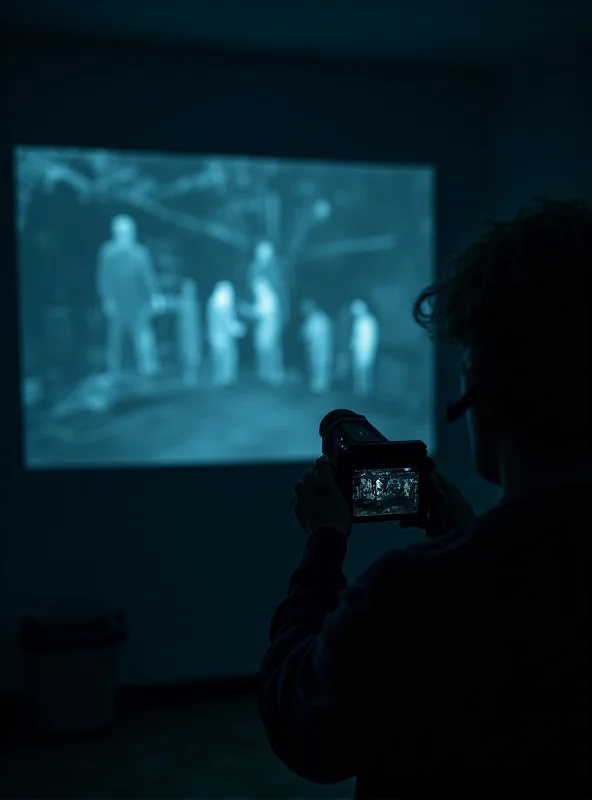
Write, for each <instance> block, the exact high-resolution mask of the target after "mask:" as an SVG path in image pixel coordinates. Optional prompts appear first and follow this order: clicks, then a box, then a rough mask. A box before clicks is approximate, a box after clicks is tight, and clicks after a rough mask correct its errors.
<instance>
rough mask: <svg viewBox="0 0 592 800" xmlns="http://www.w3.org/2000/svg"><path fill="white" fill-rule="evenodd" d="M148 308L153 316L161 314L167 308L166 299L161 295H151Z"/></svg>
mask: <svg viewBox="0 0 592 800" xmlns="http://www.w3.org/2000/svg"><path fill="white" fill-rule="evenodd" d="M150 307H151V308H152V311H153V312H154V313H155V314H161V313H162V312H163V311H165V310H166V307H167V301H166V297H165V296H164V295H163V294H154V295H152V298H151V300H150Z"/></svg>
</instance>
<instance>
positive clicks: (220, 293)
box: [206, 281, 246, 387]
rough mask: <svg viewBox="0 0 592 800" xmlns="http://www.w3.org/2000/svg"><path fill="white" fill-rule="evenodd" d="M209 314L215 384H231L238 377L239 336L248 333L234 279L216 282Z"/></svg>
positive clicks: (210, 345)
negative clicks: (237, 297) (237, 307)
mask: <svg viewBox="0 0 592 800" xmlns="http://www.w3.org/2000/svg"><path fill="white" fill-rule="evenodd" d="M206 316H207V320H206V325H207V336H208V345H209V348H210V357H211V359H212V380H213V383H214V386H219V387H224V386H230V385H231V384H233V383H236V381H237V380H238V362H239V357H238V339H239V338H241V337H242V336H244V335H245V333H246V328H245V326H244V325H243V323H242V322H241V321H240V320H239V319H238V317H237V315H236V297H235V292H234V286H233V285H232V283H231V282H230V281H219V282H218V283H217V284H216V285H215V287H214V291H213V292H212V294H211V295H210V299H209V300H208V305H207V312H206Z"/></svg>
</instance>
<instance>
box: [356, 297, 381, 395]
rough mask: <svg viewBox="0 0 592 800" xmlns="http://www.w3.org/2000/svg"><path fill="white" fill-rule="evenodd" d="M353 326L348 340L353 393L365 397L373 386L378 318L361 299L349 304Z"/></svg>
mask: <svg viewBox="0 0 592 800" xmlns="http://www.w3.org/2000/svg"><path fill="white" fill-rule="evenodd" d="M350 311H351V314H352V316H353V326H352V332H351V341H350V354H351V368H352V379H353V390H354V394H356V395H358V396H359V397H367V396H368V395H369V394H370V393H371V392H372V390H373V388H374V362H375V360H376V351H377V350H378V338H379V329H378V320H377V319H376V317H375V316H374V315H373V314H372V313H371V312H370V310H369V308H368V306H367V304H366V303H365V302H364V301H363V300H354V301H353V302H352V303H351V305H350Z"/></svg>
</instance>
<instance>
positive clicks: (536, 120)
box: [0, 0, 592, 800]
mask: <svg viewBox="0 0 592 800" xmlns="http://www.w3.org/2000/svg"><path fill="white" fill-rule="evenodd" d="M268 5H269V7H268ZM0 23H2V31H1V33H0V82H1V86H2V111H3V113H2V125H1V126H0V174H1V176H2V180H1V181H0V186H1V189H0V226H1V233H2V237H1V238H2V241H3V243H4V244H3V262H4V268H3V269H2V270H1V271H0V275H1V277H2V294H3V296H4V298H5V301H4V313H3V314H2V315H1V316H0V343H1V346H2V364H3V369H4V379H3V382H2V386H3V388H4V391H3V392H2V399H1V402H2V414H1V419H2V459H1V463H2V484H3V491H2V496H3V504H2V505H3V513H2V536H1V539H0V554H1V555H0V596H1V602H0V643H1V647H0V652H1V653H2V657H1V659H0V719H1V720H2V722H1V723H0V734H1V737H2V743H1V745H0V795H1V796H2V797H5V798H33V797H36V798H82V797H85V798H123V797H130V798H140V797H151V798H156V797H170V798H189V797H192V798H203V799H204V800H205V798H239V797H240V798H278V799H279V798H319V799H320V798H324V797H327V798H329V797H333V798H349V797H353V792H354V788H353V782H349V781H348V782H346V783H345V784H336V785H333V786H321V785H316V784H313V783H309V782H307V781H304V780H302V779H300V778H298V777H296V776H295V775H293V774H292V773H291V772H290V771H289V770H288V769H287V768H286V767H284V765H283V764H282V763H281V762H280V761H279V760H278V759H277V758H276V757H275V756H274V755H273V753H272V752H271V750H270V749H269V746H268V743H267V740H266V736H265V731H264V728H263V726H262V724H261V722H260V720H259V717H258V713H257V704H256V696H255V676H256V674H257V670H258V668H259V663H260V661H261V658H262V655H263V653H264V651H265V649H266V646H267V642H268V631H269V622H270V619H271V615H272V613H273V610H274V609H275V607H276V606H277V604H278V603H279V601H280V600H281V599H282V598H283V597H284V595H285V591H286V586H287V581H288V579H289V576H290V574H291V572H292V570H293V569H294V567H295V565H296V563H297V561H298V558H299V556H300V553H301V550H302V546H303V539H302V533H301V532H300V531H299V529H298V526H297V523H296V522H295V521H294V520H293V517H292V510H291V507H290V498H291V494H292V486H293V484H294V482H295V481H296V480H297V479H298V477H299V476H300V474H301V472H302V471H303V469H305V468H306V467H307V466H308V465H307V464H305V463H301V462H298V463H283V464H279V465H277V464H274V465H272V466H270V465H267V466H266V465H258V464H256V465H254V466H249V467H245V466H237V465H234V466H232V465H229V466H223V467H216V469H209V468H208V467H204V466H199V467H196V468H195V469H191V468H189V469H186V468H153V469H132V468H129V469H121V470H117V469H112V470H110V469H101V470H88V469H87V470H65V471H51V470H49V471H38V472H35V471H27V470H26V469H25V468H24V467H23V464H22V449H23V444H22V439H23V434H22V419H21V408H20V399H19V391H20V390H19V385H20V378H19V369H20V367H19V315H18V302H17V296H18V291H17V267H16V263H17V247H16V242H15V236H14V234H13V229H14V217H15V208H16V204H15V200H14V180H13V166H12V158H13V148H14V147H16V146H22V145H25V146H26V145H42V146H51V147H60V146H63V147H79V148H107V149H109V148H113V149H114V150H117V149H119V150H142V151H155V152H166V153H177V154H183V153H185V154H191V153H206V154H207V153H229V154H241V155H247V156H253V157H269V158H288V159H321V160H322V159H326V160H328V161H350V160H351V161H356V162H378V163H387V164H388V163H391V162H395V163H397V164H430V165H432V166H433V168H434V171H435V187H436V188H435V229H436V237H435V242H436V247H435V263H436V269H438V265H439V264H440V262H441V261H442V260H443V259H445V258H446V257H447V256H448V255H449V254H450V252H451V251H452V250H454V248H456V247H457V246H458V245H459V243H462V242H464V241H465V240H466V238H467V237H469V236H470V235H471V234H472V233H473V231H474V230H475V228H476V226H478V225H479V223H480V220H481V219H482V218H484V217H495V218H504V217H507V216H509V215H512V214H514V213H515V212H516V210H517V209H518V208H519V207H520V206H521V205H522V204H523V203H524V202H526V201H528V200H529V199H530V198H531V197H532V196H535V195H543V194H544V195H554V196H560V197H571V196H578V197H582V198H585V199H588V200H590V199H592V162H591V160H590V157H589V152H590V142H591V141H592V103H591V102H590V101H591V95H592V92H591V88H590V87H591V86H592V69H591V63H590V60H589V55H588V52H587V48H588V45H589V42H590V41H592V6H587V5H586V4H585V3H583V2H574V0H563V2H559V0H552V2H551V1H550V2H547V3H546V4H544V7H543V6H542V5H540V7H536V6H533V4H532V3H522V2H521V1H520V0H518V2H514V3H512V4H509V3H500V2H494V1H493V0H487V1H486V2H482V3H478V4H477V3H475V4H473V8H472V9H467V8H466V7H462V4H455V3H452V2H451V3H447V2H443V3H440V4H436V3H434V2H431V0H420V2H417V3H415V4H413V7H412V8H411V5H410V4H403V3H401V2H399V1H398V0H397V1H396V2H391V3H385V2H381V1H380V0H366V1H365V2H361V0H347V2H341V3H337V2H325V3H314V2H312V0H306V1H305V2H300V3H291V4H286V5H285V6H284V5H282V4H274V5H273V6H272V4H271V3H269V4H267V3H263V2H252V3H239V2H238V0H219V2H217V3H206V2H196V3H188V2H185V1H184V0H168V2H166V3H164V2H153V3H142V2H139V0H124V2H121V1H120V2H116V1H115V0H109V2H103V3H94V4H93V3H81V2H75V0H67V1H66V0H62V2H61V3H60V4H51V5H47V4H45V3H43V2H42V0H22V2H20V3H16V2H12V3H4V4H3V5H2V8H1V10H0ZM456 394H457V385H456V374H455V363H454V361H453V359H452V356H451V355H450V354H449V353H447V352H446V351H444V350H440V349H438V351H437V353H436V363H435V403H434V407H435V411H434V415H435V420H436V422H435V448H434V458H435V459H436V460H437V462H438V464H439V465H440V467H441V469H442V471H443V472H445V474H447V475H449V476H450V478H451V480H453V481H455V482H456V483H457V484H458V485H460V486H462V487H463V491H464V492H465V494H466V496H467V497H468V498H469V499H470V500H471V502H472V503H473V505H474V507H475V509H476V510H477V511H478V512H482V511H485V510H487V509H488V508H490V507H492V506H493V505H494V503H495V502H496V500H497V494H496V492H495V491H494V490H493V489H492V487H491V486H489V485H487V484H486V483H485V482H483V481H481V479H480V478H478V477H476V476H475V475H474V474H473V472H472V470H471V466H470V454H469V442H468V435H467V433H466V432H465V429H464V427H463V426H462V425H461V426H460V427H459V426H456V427H454V428H452V427H446V426H445V424H444V413H445V408H446V403H447V401H448V400H450V399H453V398H454V397H455V396H456ZM229 494H230V495H231V497H229ZM420 537H421V534H420V533H419V532H417V531H413V530H410V531H404V530H399V528H398V527H397V526H396V525H385V526H378V527H373V526H369V525H361V526H359V530H356V532H355V536H353V537H352V540H351V543H350V546H349V554H348V557H347V562H346V573H347V576H348V578H352V577H354V576H356V575H358V574H359V573H360V572H361V571H362V570H363V569H364V568H365V567H366V566H368V565H369V564H370V563H371V562H372V561H373V560H374V559H375V558H376V557H377V556H378V555H380V554H381V553H383V552H385V551H386V550H388V549H389V548H393V547H399V546H403V545H404V544H406V543H407V542H413V541H416V540H417V539H418V538H420ZM67 604H71V606H72V608H74V609H76V610H78V611H79V610H80V609H86V608H87V607H93V608H95V607H96V606H97V604H100V607H101V608H103V607H106V608H107V609H108V610H109V611H120V610H121V611H122V612H123V613H124V614H125V625H126V636H125V640H124V641H123V643H122V645H121V647H120V648H119V649H118V657H119V664H118V669H119V673H118V675H119V677H118V687H119V688H118V710H117V719H116V722H115V724H114V726H113V729H112V730H109V731H108V732H106V733H103V734H98V735H93V736H80V737H72V736H70V737H63V736H58V737H46V736H43V735H41V734H39V733H36V732H35V730H34V726H33V720H32V716H31V704H30V697H29V692H30V680H31V679H30V677H29V673H28V672H27V669H26V667H25V662H24V659H23V654H22V652H21V648H20V647H19V626H20V624H21V621H22V620H23V618H26V617H31V616H35V615H37V614H40V613H43V611H44V609H46V608H48V607H53V606H54V605H61V606H63V605H67Z"/></svg>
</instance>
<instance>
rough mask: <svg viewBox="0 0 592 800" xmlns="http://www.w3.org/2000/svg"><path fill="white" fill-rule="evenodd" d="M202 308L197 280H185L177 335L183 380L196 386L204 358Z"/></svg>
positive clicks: (180, 298) (182, 288)
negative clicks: (200, 307)
mask: <svg viewBox="0 0 592 800" xmlns="http://www.w3.org/2000/svg"><path fill="white" fill-rule="evenodd" d="M200 322H201V320H200V309H199V300H198V296H197V285H196V283H195V281H192V280H185V281H183V284H182V286H181V294H180V296H179V308H178V316H177V326H178V330H177V336H178V342H179V352H180V356H181V364H182V366H183V382H184V383H185V384H186V385H187V386H195V385H196V384H197V382H198V371H199V368H200V366H201V362H202V358H203V343H202V333H201V324H200Z"/></svg>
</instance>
